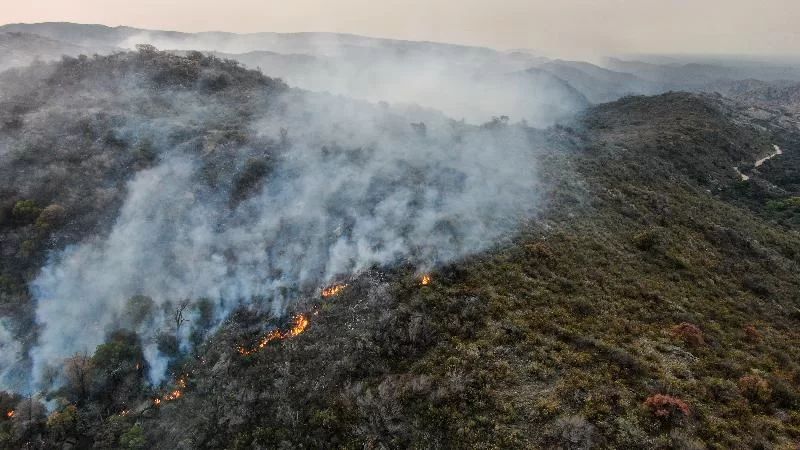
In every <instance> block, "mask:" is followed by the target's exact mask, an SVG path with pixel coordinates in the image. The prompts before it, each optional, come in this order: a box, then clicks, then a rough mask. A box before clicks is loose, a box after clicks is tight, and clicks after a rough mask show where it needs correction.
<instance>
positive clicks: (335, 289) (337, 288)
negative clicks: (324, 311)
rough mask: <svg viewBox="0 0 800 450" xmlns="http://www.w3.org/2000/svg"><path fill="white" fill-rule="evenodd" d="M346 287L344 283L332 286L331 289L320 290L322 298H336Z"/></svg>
mask: <svg viewBox="0 0 800 450" xmlns="http://www.w3.org/2000/svg"><path fill="white" fill-rule="evenodd" d="M346 287H347V284H346V283H342V284H334V285H333V286H331V287H327V288H325V289H323V290H322V296H323V297H325V298H328V297H334V296H337V295H339V294H341V293H342V291H343V290H344V288H346Z"/></svg>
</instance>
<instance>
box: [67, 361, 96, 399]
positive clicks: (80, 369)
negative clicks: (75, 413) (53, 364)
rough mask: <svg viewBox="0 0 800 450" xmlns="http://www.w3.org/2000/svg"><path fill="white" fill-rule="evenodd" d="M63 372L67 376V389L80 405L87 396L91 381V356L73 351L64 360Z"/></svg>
mask: <svg viewBox="0 0 800 450" xmlns="http://www.w3.org/2000/svg"><path fill="white" fill-rule="evenodd" d="M64 374H65V375H66V377H67V389H68V390H69V393H70V394H72V395H71V397H74V400H75V401H76V402H77V403H78V404H79V405H80V404H83V402H84V401H86V399H87V398H88V397H89V387H90V386H91V381H92V358H90V357H89V356H88V355H86V354H85V353H75V354H74V355H72V356H70V357H69V358H67V359H66V360H64Z"/></svg>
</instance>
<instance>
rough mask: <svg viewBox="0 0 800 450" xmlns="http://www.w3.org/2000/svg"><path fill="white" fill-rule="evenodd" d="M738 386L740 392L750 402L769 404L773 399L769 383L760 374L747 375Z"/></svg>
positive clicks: (740, 379) (740, 380)
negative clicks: (771, 398)
mask: <svg viewBox="0 0 800 450" xmlns="http://www.w3.org/2000/svg"><path fill="white" fill-rule="evenodd" d="M737 384H738V386H739V392H741V394H742V395H743V396H744V397H746V398H747V399H748V400H750V401H754V402H759V403H767V402H768V401H769V399H770V397H772V389H770V387H769V383H768V382H767V380H765V379H763V378H761V376H760V375H758V374H750V375H745V376H743V377H742V378H739V382H738V383H737Z"/></svg>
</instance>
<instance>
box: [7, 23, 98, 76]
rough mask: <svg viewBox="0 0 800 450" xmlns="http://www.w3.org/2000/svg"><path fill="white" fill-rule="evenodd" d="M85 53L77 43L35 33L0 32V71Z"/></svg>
mask: <svg viewBox="0 0 800 450" xmlns="http://www.w3.org/2000/svg"><path fill="white" fill-rule="evenodd" d="M81 53H87V50H86V49H85V48H82V47H80V46H78V45H74V44H70V43H66V42H60V41H56V40H52V39H48V38H44V37H42V36H39V35H36V34H29V33H13V32H12V33H0V72H2V71H4V70H6V69H9V68H11V67H24V66H28V65H30V64H32V63H33V62H35V61H40V62H45V61H51V60H54V59H59V58H61V56H62V55H72V56H76V55H78V54H81Z"/></svg>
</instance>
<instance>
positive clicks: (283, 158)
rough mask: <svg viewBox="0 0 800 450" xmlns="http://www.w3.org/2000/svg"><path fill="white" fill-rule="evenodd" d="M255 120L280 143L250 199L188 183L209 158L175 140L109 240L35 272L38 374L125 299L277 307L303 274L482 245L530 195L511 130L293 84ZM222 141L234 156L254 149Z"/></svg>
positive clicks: (307, 278) (508, 224)
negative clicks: (280, 148)
mask: <svg viewBox="0 0 800 450" xmlns="http://www.w3.org/2000/svg"><path fill="white" fill-rule="evenodd" d="M421 119H422V120H423V122H424V123H425V125H424V126H422V125H416V126H411V122H416V121H419V120H421ZM251 127H252V130H250V131H251V132H252V133H254V134H255V135H257V136H261V137H264V138H271V139H274V140H279V139H282V138H283V139H284V140H288V142H289V144H288V145H287V146H286V147H287V148H286V149H285V150H284V151H283V152H282V153H281V154H280V155H279V156H278V157H277V158H276V159H275V160H274V161H273V164H272V168H271V170H270V172H269V173H268V174H267V175H266V181H265V183H264V185H263V186H262V188H261V189H260V191H258V192H257V193H255V194H254V195H252V196H251V197H249V198H248V199H246V200H244V201H242V202H241V203H239V204H238V205H236V206H235V207H233V208H231V206H229V197H228V195H227V193H224V192H221V191H219V190H214V189H211V188H209V187H208V186H207V185H205V184H203V183H200V182H199V181H198V177H199V176H200V173H201V172H202V169H203V166H204V161H205V160H204V158H205V157H206V156H207V155H206V156H204V155H197V154H196V153H192V152H189V151H186V150H182V149H177V148H176V149H173V150H171V151H169V152H167V154H166V155H165V156H164V157H163V159H162V162H161V163H160V164H158V165H157V166H156V167H154V168H152V169H148V170H145V171H142V172H140V173H139V174H137V175H136V176H135V178H134V179H133V180H132V181H130V182H129V184H128V188H127V189H128V195H127V200H126V201H125V203H124V206H123V207H122V210H121V212H120V214H119V217H118V219H117V220H116V223H115V224H114V226H113V228H112V229H111V231H110V233H109V234H108V235H107V236H99V237H97V238H96V239H92V240H90V241H87V242H83V243H81V244H79V245H76V246H73V247H70V248H67V249H66V250H64V251H62V252H59V253H57V254H53V255H52V256H51V258H50V262H49V263H48V264H47V266H46V267H44V268H43V270H42V271H41V274H40V275H39V276H38V278H37V279H36V280H35V281H34V282H33V283H32V289H33V292H34V293H35V295H36V297H37V300H38V307H37V312H36V315H37V320H38V322H39V323H40V325H41V328H40V329H41V332H40V335H39V342H38V346H36V347H35V348H34V349H33V350H32V351H31V357H32V360H33V365H34V372H35V373H37V374H41V372H42V371H43V369H44V368H45V367H46V366H47V365H49V364H58V363H59V361H61V360H63V358H65V357H67V356H69V355H71V354H73V353H75V352H89V353H91V352H92V351H93V350H94V348H95V346H97V345H98V344H100V343H102V342H103V340H104V337H105V336H106V334H107V332H109V331H110V330H112V329H114V328H116V327H120V326H123V327H125V326H126V327H129V328H130V327H134V325H132V324H131V323H130V318H129V317H126V316H125V315H124V311H125V305H126V302H127V300H128V299H129V298H130V297H132V296H134V295H146V296H149V297H151V298H152V299H153V300H154V301H155V303H156V304H157V305H158V306H163V305H165V304H167V302H173V304H174V302H179V301H181V300H183V299H198V298H208V299H211V300H212V301H214V303H215V305H216V306H217V307H218V308H217V319H218V320H219V319H221V318H223V317H225V315H227V314H228V313H229V312H230V311H231V310H232V309H234V308H235V307H237V306H240V305H245V304H254V305H255V306H257V307H260V308H264V309H269V310H272V311H274V312H276V313H280V312H281V311H283V310H284V308H285V307H286V306H287V303H286V302H287V301H290V300H291V295H290V294H287V292H293V290H294V291H295V292H296V290H297V289H298V288H300V287H303V286H323V285H325V284H326V283H328V282H330V281H331V280H333V279H334V278H335V277H337V276H341V275H347V274H356V273H358V272H360V271H362V270H364V269H366V268H368V267H370V266H371V265H374V264H384V265H386V264H393V263H397V262H400V261H410V262H413V263H415V264H418V265H420V266H431V265H435V264H439V263H443V262H447V261H452V260H453V259H455V258H458V257H460V256H462V255H465V254H468V253H470V252H475V251H479V250H481V249H484V248H486V247H488V246H490V245H492V244H494V243H496V241H497V239H498V238H499V237H501V236H502V235H504V234H505V233H508V232H511V231H513V229H514V226H515V224H516V223H517V220H518V219H519V218H521V217H529V216H530V215H531V214H533V212H534V210H535V207H536V203H537V197H538V189H537V183H536V180H537V178H536V164H535V162H536V153H537V152H536V149H535V148H533V147H532V145H531V143H530V141H529V139H528V136H527V132H526V131H525V129H524V128H522V127H515V126H505V125H503V124H502V123H500V124H497V123H496V124H495V126H493V127H484V128H478V127H471V126H466V125H463V124H459V123H458V122H454V121H451V120H449V119H446V118H444V117H443V116H441V115H439V114H437V113H434V112H431V111H425V110H422V109H419V108H409V109H403V110H398V109H392V108H389V107H388V106H386V105H383V106H381V105H373V104H368V103H362V102H354V101H350V100H346V99H343V98H339V97H334V96H327V95H311V94H307V93H301V92H296V91H290V92H288V93H287V94H285V95H284V96H283V97H282V98H281V99H280V100H279V101H275V102H273V103H272V106H271V107H269V108H267V109H266V110H265V111H264V112H263V115H262V116H261V117H260V118H259V119H257V120H254V121H253V122H252V125H251ZM282 130H288V131H282ZM226 151H230V150H226ZM233 151H235V152H239V153H241V154H242V155H243V156H242V158H241V159H242V161H241V162H242V163H245V162H246V156H247V155H252V154H253V152H254V151H255V150H254V149H250V148H241V149H236V150H233ZM164 309H165V308H157V313H156V316H155V317H154V318H152V320H149V321H145V322H144V323H141V324H138V325H136V327H138V331H139V332H140V335H141V336H143V338H145V339H143V340H144V342H145V343H146V352H145V353H146V355H147V356H148V359H149V363H150V366H151V374H150V376H151V380H153V381H154V382H157V381H158V380H160V379H161V378H162V377H163V376H164V370H165V367H166V366H165V359H164V358H162V357H161V356H160V355H159V353H158V350H157V348H156V344H155V343H154V342H153V340H152V339H148V337H152V336H153V335H154V334H155V333H156V332H157V331H158V330H160V329H165V328H166V327H168V323H169V318H168V315H169V311H164Z"/></svg>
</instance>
